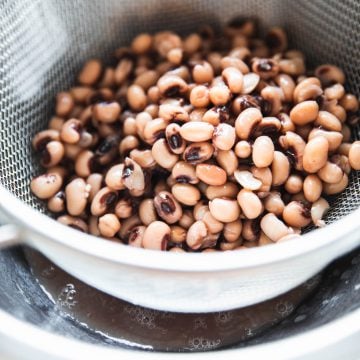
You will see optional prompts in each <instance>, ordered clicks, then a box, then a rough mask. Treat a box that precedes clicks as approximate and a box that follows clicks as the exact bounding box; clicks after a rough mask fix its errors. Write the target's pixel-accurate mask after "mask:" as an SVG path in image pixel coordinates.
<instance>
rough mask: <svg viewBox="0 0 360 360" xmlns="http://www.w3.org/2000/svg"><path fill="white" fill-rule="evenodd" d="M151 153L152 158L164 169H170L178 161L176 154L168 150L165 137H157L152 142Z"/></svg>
mask: <svg viewBox="0 0 360 360" xmlns="http://www.w3.org/2000/svg"><path fill="white" fill-rule="evenodd" d="M151 154H152V157H153V158H154V160H155V161H156V162H157V163H158V164H159V165H160V166H161V167H163V168H165V169H172V168H173V167H174V165H175V164H176V163H177V161H178V156H177V155H175V154H173V153H172V152H171V151H170V149H169V146H168V145H167V142H166V140H165V139H159V140H157V141H156V142H155V143H154V145H153V147H152V149H151Z"/></svg>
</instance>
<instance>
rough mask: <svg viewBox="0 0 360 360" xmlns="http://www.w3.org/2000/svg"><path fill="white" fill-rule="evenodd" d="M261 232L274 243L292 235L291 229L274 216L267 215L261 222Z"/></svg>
mask: <svg viewBox="0 0 360 360" xmlns="http://www.w3.org/2000/svg"><path fill="white" fill-rule="evenodd" d="M260 227H261V230H262V231H263V232H264V233H265V235H266V236H267V237H269V239H271V240H272V241H275V242H276V241H278V240H279V239H281V238H282V237H283V236H285V235H288V234H289V233H290V229H289V228H288V227H287V226H286V225H285V224H284V223H283V222H282V221H281V220H280V219H278V218H277V217H276V216H275V215H274V214H266V215H265V216H264V217H263V218H262V219H261V222H260Z"/></svg>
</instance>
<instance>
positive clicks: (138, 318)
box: [124, 305, 158, 329]
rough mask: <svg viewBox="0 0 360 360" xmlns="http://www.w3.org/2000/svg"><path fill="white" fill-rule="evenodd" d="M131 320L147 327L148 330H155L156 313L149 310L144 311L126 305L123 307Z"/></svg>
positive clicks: (137, 307) (140, 308)
mask: <svg viewBox="0 0 360 360" xmlns="http://www.w3.org/2000/svg"><path fill="white" fill-rule="evenodd" d="M124 310H125V312H127V313H128V314H129V315H130V317H131V319H132V320H133V321H135V322H137V323H138V324H140V325H141V326H144V327H147V328H148V329H155V327H156V325H155V318H156V316H157V315H158V312H157V311H155V310H151V309H145V308H142V307H140V306H132V305H128V306H125V307H124Z"/></svg>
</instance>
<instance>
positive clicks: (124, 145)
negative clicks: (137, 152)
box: [119, 135, 139, 156]
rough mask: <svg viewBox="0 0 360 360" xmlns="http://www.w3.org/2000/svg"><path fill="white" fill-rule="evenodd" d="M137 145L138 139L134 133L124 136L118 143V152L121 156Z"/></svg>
mask: <svg viewBox="0 0 360 360" xmlns="http://www.w3.org/2000/svg"><path fill="white" fill-rule="evenodd" d="M138 146H139V140H138V138H137V137H136V136H134V135H128V136H125V137H124V138H123V139H122V140H121V141H120V144H119V153H120V155H122V156H125V155H127V154H128V153H129V152H130V151H131V150H133V149H135V148H137V147H138Z"/></svg>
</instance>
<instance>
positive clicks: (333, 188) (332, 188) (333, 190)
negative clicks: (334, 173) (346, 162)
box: [323, 172, 349, 195]
mask: <svg viewBox="0 0 360 360" xmlns="http://www.w3.org/2000/svg"><path fill="white" fill-rule="evenodd" d="M348 184H349V177H348V175H347V174H346V173H345V172H344V173H343V177H342V179H341V180H340V181H339V182H338V183H335V184H331V183H324V184H323V192H324V194H326V195H335V194H338V193H341V192H342V191H344V190H345V188H346V187H347V186H348Z"/></svg>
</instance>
